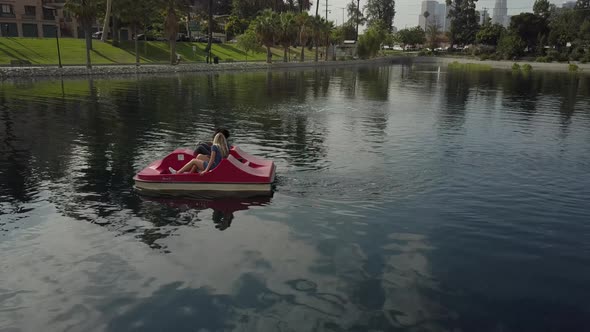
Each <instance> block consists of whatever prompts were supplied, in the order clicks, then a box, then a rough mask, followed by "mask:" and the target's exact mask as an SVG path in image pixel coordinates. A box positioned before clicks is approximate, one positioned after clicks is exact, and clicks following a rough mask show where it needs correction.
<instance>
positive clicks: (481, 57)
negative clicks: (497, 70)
mask: <svg viewBox="0 0 590 332" xmlns="http://www.w3.org/2000/svg"><path fill="white" fill-rule="evenodd" d="M490 57H491V55H489V54H485V53H484V54H482V55H480V56H479V60H481V61H484V60H487V59H489V58H490Z"/></svg>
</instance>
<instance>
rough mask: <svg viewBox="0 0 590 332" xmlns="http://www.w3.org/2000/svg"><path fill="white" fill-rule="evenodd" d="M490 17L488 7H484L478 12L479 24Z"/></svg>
mask: <svg viewBox="0 0 590 332" xmlns="http://www.w3.org/2000/svg"><path fill="white" fill-rule="evenodd" d="M489 19H490V13H488V9H487V8H484V9H483V10H482V11H481V12H479V25H484V24H486V23H487V22H488V20H489Z"/></svg>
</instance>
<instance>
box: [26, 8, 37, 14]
mask: <svg viewBox="0 0 590 332" xmlns="http://www.w3.org/2000/svg"><path fill="white" fill-rule="evenodd" d="M25 15H27V16H35V15H37V8H36V7H35V6H25Z"/></svg>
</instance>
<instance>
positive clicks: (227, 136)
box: [213, 128, 229, 139]
mask: <svg viewBox="0 0 590 332" xmlns="http://www.w3.org/2000/svg"><path fill="white" fill-rule="evenodd" d="M218 133H221V134H222V135H223V136H225V138H226V139H228V138H229V130H227V129H225V128H217V129H215V134H213V137H215V135H217V134H218Z"/></svg>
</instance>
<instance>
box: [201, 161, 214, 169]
mask: <svg viewBox="0 0 590 332" xmlns="http://www.w3.org/2000/svg"><path fill="white" fill-rule="evenodd" d="M208 165H209V162H208V161H203V167H205V169H207V166H208ZM215 167H217V164H213V165H211V168H209V170H210V171H212V170H213V169H215Z"/></svg>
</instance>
